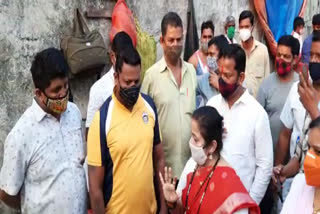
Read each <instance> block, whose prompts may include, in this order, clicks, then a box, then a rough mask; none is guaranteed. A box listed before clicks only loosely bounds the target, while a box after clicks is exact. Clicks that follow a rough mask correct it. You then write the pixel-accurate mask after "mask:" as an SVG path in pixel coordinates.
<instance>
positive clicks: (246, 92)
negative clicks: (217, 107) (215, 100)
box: [220, 89, 250, 108]
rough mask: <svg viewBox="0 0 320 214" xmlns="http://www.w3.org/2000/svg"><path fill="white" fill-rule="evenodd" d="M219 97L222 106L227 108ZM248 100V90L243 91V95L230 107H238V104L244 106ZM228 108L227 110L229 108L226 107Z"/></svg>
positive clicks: (225, 102) (226, 103)
mask: <svg viewBox="0 0 320 214" xmlns="http://www.w3.org/2000/svg"><path fill="white" fill-rule="evenodd" d="M220 96H221V98H222V100H223V102H224V104H225V105H226V106H229V104H228V102H227V101H226V100H225V99H224V98H223V97H222V95H220ZM249 98H250V94H249V92H248V89H245V91H244V92H243V94H242V95H241V97H239V99H238V100H237V101H236V102H235V103H234V104H233V105H232V107H233V106H236V105H238V104H240V103H243V104H246V103H247V101H248V99H249ZM228 108H229V107H228Z"/></svg>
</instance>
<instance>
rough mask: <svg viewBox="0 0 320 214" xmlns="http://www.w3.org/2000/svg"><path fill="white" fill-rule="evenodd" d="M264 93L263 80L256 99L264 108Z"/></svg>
mask: <svg viewBox="0 0 320 214" xmlns="http://www.w3.org/2000/svg"><path fill="white" fill-rule="evenodd" d="M266 97H267V96H266V93H265V90H264V82H262V84H261V86H260V88H259V90H258V94H257V101H258V102H259V103H260V105H261V106H262V107H263V108H264V109H265V108H266Z"/></svg>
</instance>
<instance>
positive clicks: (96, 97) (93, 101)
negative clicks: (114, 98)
mask: <svg viewBox="0 0 320 214" xmlns="http://www.w3.org/2000/svg"><path fill="white" fill-rule="evenodd" d="M113 74H114V69H113V67H112V66H111V68H110V70H109V71H108V73H106V74H105V75H103V77H101V78H100V79H99V80H98V81H97V82H95V83H94V84H93V85H92V86H91V88H90V94H89V103H88V110H87V120H86V127H87V128H89V127H90V124H91V122H92V120H93V117H94V114H95V113H96V112H97V111H98V110H99V109H100V107H101V106H102V104H103V103H104V102H105V101H106V100H107V99H108V97H110V96H111V95H112V93H113V88H114V77H113Z"/></svg>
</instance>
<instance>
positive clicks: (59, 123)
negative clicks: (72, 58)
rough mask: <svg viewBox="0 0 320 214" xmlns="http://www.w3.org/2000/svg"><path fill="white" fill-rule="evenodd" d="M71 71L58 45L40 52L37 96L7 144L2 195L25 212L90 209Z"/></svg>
mask: <svg viewBox="0 0 320 214" xmlns="http://www.w3.org/2000/svg"><path fill="white" fill-rule="evenodd" d="M68 70H69V68H68V65H67V63H66V62H65V60H64V57H63V55H62V53H61V51H59V50H57V49H54V48H49V49H46V50H44V51H42V52H40V53H38V54H37V55H36V56H35V59H34V61H33V63H32V67H31V73H32V79H33V82H34V86H35V90H34V93H35V97H34V99H33V102H32V105H31V106H30V107H29V108H28V109H27V110H26V111H25V112H24V113H23V115H22V116H21V117H20V119H19V121H18V122H17V123H16V125H15V126H14V128H13V129H12V130H11V131H10V133H9V135H8V136H7V139H6V141H5V143H4V156H3V165H2V168H1V171H0V200H2V201H3V202H4V203H5V204H7V205H9V206H11V207H13V208H17V209H20V210H21V212H22V213H35V214H42V213H61V214H85V213H87V201H86V197H87V189H86V177H85V172H84V170H83V167H82V164H83V161H84V157H85V153H84V140H83V134H82V130H81V114H80V111H79V109H78V108H77V106H76V105H75V104H73V103H71V102H68V94H69V93H68V89H69V85H68Z"/></svg>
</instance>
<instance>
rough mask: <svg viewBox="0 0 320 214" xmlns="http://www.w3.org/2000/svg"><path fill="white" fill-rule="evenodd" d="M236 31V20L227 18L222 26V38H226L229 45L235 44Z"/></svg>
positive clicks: (231, 17) (230, 17)
mask: <svg viewBox="0 0 320 214" xmlns="http://www.w3.org/2000/svg"><path fill="white" fill-rule="evenodd" d="M235 29H236V20H235V18H234V17H233V16H228V17H227V18H226V22H225V25H224V32H225V34H224V36H225V37H226V38H227V40H228V42H229V44H236V43H237V41H236V40H235V38H234V34H235Z"/></svg>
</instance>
